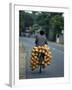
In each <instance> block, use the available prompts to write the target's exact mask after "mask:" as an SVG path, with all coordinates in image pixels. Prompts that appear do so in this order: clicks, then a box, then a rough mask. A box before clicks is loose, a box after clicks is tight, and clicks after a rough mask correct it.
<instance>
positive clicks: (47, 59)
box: [31, 45, 52, 70]
mask: <svg viewBox="0 0 72 90" xmlns="http://www.w3.org/2000/svg"><path fill="white" fill-rule="evenodd" d="M39 53H44V60H42V65H44V67H46V66H47V65H50V64H51V60H52V53H51V50H50V49H49V47H48V45H44V46H38V47H34V48H33V49H32V55H31V69H32V70H35V69H36V68H37V67H39V65H40V62H39V58H38V54H39Z"/></svg>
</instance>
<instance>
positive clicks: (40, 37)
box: [35, 30, 47, 46]
mask: <svg viewBox="0 0 72 90" xmlns="http://www.w3.org/2000/svg"><path fill="white" fill-rule="evenodd" d="M35 44H36V46H44V45H45V44H47V39H46V35H45V32H44V31H42V30H41V31H40V33H39V34H37V35H36V39H35Z"/></svg>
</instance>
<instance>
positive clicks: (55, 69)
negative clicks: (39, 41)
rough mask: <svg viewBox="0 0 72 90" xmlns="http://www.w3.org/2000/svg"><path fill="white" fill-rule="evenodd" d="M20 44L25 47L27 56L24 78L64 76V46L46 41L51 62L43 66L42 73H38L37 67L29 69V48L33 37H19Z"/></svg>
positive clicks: (32, 44)
mask: <svg viewBox="0 0 72 90" xmlns="http://www.w3.org/2000/svg"><path fill="white" fill-rule="evenodd" d="M19 42H20V44H22V46H23V47H25V49H26V53H27V57H26V70H25V73H26V75H25V76H26V79H30V78H48V77H49V78H50V77H63V76H64V48H63V46H61V45H58V44H55V43H51V42H48V45H49V47H50V49H51V51H52V55H53V58H52V64H51V65H49V66H48V67H47V68H45V69H44V70H43V71H42V73H41V74H40V73H39V69H36V70H35V71H31V68H30V57H31V50H32V48H33V46H35V44H34V39H32V38H25V37H20V39H19Z"/></svg>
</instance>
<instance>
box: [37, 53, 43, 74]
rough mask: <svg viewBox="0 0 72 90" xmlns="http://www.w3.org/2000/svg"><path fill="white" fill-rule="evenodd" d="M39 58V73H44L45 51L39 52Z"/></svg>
mask: <svg viewBox="0 0 72 90" xmlns="http://www.w3.org/2000/svg"><path fill="white" fill-rule="evenodd" d="M38 58H39V73H42V68H43V64H42V61H43V60H44V53H38Z"/></svg>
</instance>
